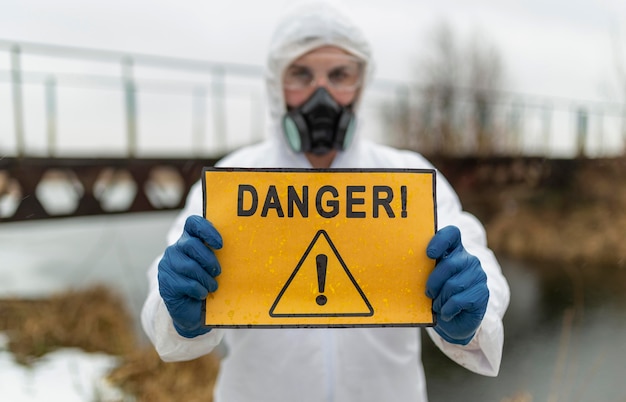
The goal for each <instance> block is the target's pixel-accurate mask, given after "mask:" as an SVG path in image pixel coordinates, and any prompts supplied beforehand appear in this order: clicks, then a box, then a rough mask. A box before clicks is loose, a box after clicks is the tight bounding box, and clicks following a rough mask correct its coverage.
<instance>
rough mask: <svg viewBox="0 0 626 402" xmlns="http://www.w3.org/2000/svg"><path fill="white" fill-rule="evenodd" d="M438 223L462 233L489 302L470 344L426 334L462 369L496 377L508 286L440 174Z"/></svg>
mask: <svg viewBox="0 0 626 402" xmlns="http://www.w3.org/2000/svg"><path fill="white" fill-rule="evenodd" d="M437 220H438V227H439V228H443V227H445V226H448V225H455V226H457V227H458V228H459V229H460V230H461V240H462V242H463V246H464V247H465V249H466V250H467V251H468V252H469V253H470V254H473V255H475V256H476V257H478V259H479V260H480V262H481V265H482V268H483V270H484V271H485V273H486V274H487V286H488V288H489V302H488V305H487V311H486V313H485V317H484V318H483V321H482V323H481V325H480V327H479V328H478V331H477V332H476V335H475V336H474V338H473V339H472V341H471V342H470V343H469V344H467V345H465V346H463V345H454V344H451V343H448V342H446V341H445V340H444V339H443V338H441V337H440V336H439V335H438V334H437V333H436V332H435V330H434V329H433V328H427V332H428V335H429V336H430V337H431V339H432V340H433V342H434V343H435V344H436V345H437V347H438V348H439V349H440V350H441V351H442V352H443V353H445V354H446V355H447V356H448V357H450V358H451V359H452V360H454V361H455V362H457V363H458V364H460V365H461V366H463V367H465V368H467V369H469V370H471V371H473V372H475V373H478V374H482V375H486V376H497V375H498V372H499V370H500V362H501V359H502V349H503V345H504V327H503V324H502V319H503V317H504V313H505V312H506V309H507V307H508V304H509V299H510V291H509V285H508V283H507V281H506V279H505V278H504V275H503V274H502V270H501V268H500V264H499V263H498V261H497V259H496V257H495V255H494V254H493V252H492V251H491V250H490V249H489V248H488V247H487V236H486V233H485V229H484V227H483V225H482V224H481V223H480V222H479V221H478V219H476V218H475V217H474V216H473V215H471V214H469V213H467V212H464V211H463V210H462V208H461V204H460V202H459V199H458V197H457V195H456V193H455V192H454V190H452V187H451V186H450V185H449V183H448V182H447V181H446V180H445V179H444V178H443V177H441V175H439V174H438V180H437Z"/></svg>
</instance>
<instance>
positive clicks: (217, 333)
mask: <svg viewBox="0 0 626 402" xmlns="http://www.w3.org/2000/svg"><path fill="white" fill-rule="evenodd" d="M307 7H309V8H307ZM310 7H311V6H304V8H300V9H298V10H293V11H292V13H291V14H289V15H287V16H286V17H285V18H284V19H283V22H282V23H281V24H280V25H279V27H278V29H277V30H276V33H275V35H274V38H273V41H272V44H271V49H270V54H269V59H268V71H267V88H268V95H269V102H270V113H271V122H272V126H271V135H270V136H269V137H270V138H268V139H267V140H266V141H265V142H263V143H260V144H258V145H253V146H249V147H246V148H244V149H241V150H239V151H237V152H235V153H233V154H231V155H229V156H227V157H225V158H224V159H223V160H221V161H220V162H219V163H218V166H222V167H257V168H311V165H310V164H309V162H308V160H307V158H306V157H305V155H304V154H302V153H295V152H293V151H292V150H291V149H290V148H289V147H288V145H287V142H286V141H285V139H284V138H283V137H284V136H283V134H282V129H281V124H280V122H281V119H282V117H283V115H284V113H285V111H286V106H285V102H284V99H283V92H282V86H281V77H282V74H283V72H284V70H285V68H286V67H287V66H288V65H289V64H290V63H291V62H292V61H293V60H294V59H296V58H298V57H299V56H301V55H303V54H304V53H306V52H308V51H310V50H312V49H315V48H317V47H320V46H323V45H334V46H337V47H340V48H342V49H344V50H346V51H348V52H349V53H352V54H353V55H355V56H357V57H359V58H361V59H363V60H364V61H365V63H366V68H367V71H366V72H367V73H368V74H369V75H371V66H372V63H371V60H370V50H369V45H368V43H367V41H366V40H365V39H364V37H363V35H362V34H361V32H360V31H359V30H358V29H357V28H356V27H354V26H353V25H352V24H351V23H350V22H349V20H347V19H346V18H345V17H343V16H342V15H341V14H339V13H338V12H337V11H336V10H334V9H332V8H330V7H329V6H326V5H324V4H322V5H317V6H314V7H312V8H310ZM361 95H362V93H361ZM331 168H421V169H424V168H425V169H430V168H433V167H432V165H431V164H430V163H429V162H428V161H426V160H425V159H424V158H423V157H422V156H420V155H419V154H416V153H414V152H408V151H400V150H396V149H392V148H389V147H386V146H382V145H378V144H375V143H372V142H370V141H367V140H365V139H363V138H360V136H359V135H358V130H357V134H356V135H355V138H354V140H353V143H352V144H351V145H350V146H349V147H348V149H346V150H344V151H341V152H339V153H338V154H337V156H336V158H335V159H334V160H333V162H332V165H331ZM202 199H203V197H202V188H201V185H200V184H199V183H198V184H196V185H195V186H194V187H193V188H192V190H191V191H190V194H189V196H188V199H187V205H186V207H185V208H184V210H183V211H182V212H181V213H180V215H179V217H178V218H177V219H176V221H175V224H174V225H173V227H172V228H171V230H170V232H169V235H168V239H167V240H168V244H173V243H175V242H176V240H177V239H178V238H179V237H180V235H181V233H182V232H183V226H184V222H185V219H186V218H187V217H188V216H189V215H202ZM437 221H438V226H439V227H444V226H447V225H455V226H457V227H458V228H459V229H460V230H461V234H462V239H463V245H464V246H465V248H466V249H467V251H468V252H469V253H471V254H473V255H475V256H476V257H478V258H479V260H480V262H481V264H482V267H483V269H484V271H485V273H486V274H487V277H488V281H487V285H488V287H489V292H490V297H489V303H488V307H487V311H486V314H485V316H484V319H483V321H482V324H481V326H480V327H479V329H478V331H477V333H476V335H475V337H474V338H473V339H472V341H471V342H470V343H469V344H468V345H466V346H461V345H454V344H450V343H447V342H446V341H444V340H443V339H442V338H441V337H440V336H439V335H438V334H437V333H436V332H435V331H434V330H433V329H432V328H427V329H426V332H427V333H428V335H429V336H430V337H431V338H432V339H433V341H434V343H435V344H436V345H437V346H438V347H439V349H441V351H442V352H443V353H445V354H446V355H447V356H449V357H450V358H451V359H452V360H454V361H456V362H457V363H458V364H460V365H462V366H464V367H466V368H467V369H469V370H472V371H474V372H476V373H480V374H483V375H488V376H495V375H497V373H498V370H499V367H500V360H501V355H502V346H503V326H502V317H503V315H504V313H505V311H506V308H507V306H508V302H509V288H508V285H507V282H506V280H505V279H504V277H503V275H502V273H501V270H500V267H499V265H498V262H497V261H496V259H495V257H494V255H493V253H492V252H491V251H490V250H489V249H488V248H487V246H486V236H485V231H484V229H483V227H482V225H481V224H480V222H478V220H477V219H476V218H474V217H473V216H472V215H470V214H468V213H466V212H463V211H462V209H461V205H460V203H459V200H458V197H457V196H456V194H455V193H454V191H453V190H452V188H451V187H450V185H449V184H448V183H447V182H446V181H445V179H444V178H443V177H442V175H441V174H438V175H437ZM241 252H245V250H242V251H241ZM424 252H426V251H425V250H424ZM159 260H160V258H158V259H157V260H156V261H155V262H154V264H153V265H152V266H151V267H150V270H149V279H150V291H149V294H148V297H147V299H146V302H145V305H144V307H143V311H142V323H143V326H144V329H145V331H146V333H147V334H148V337H149V338H150V339H151V341H152V342H153V344H154V345H155V348H156V350H157V351H158V353H159V355H160V356H161V357H162V359H163V360H165V361H179V360H191V359H194V358H196V357H199V356H202V355H205V354H207V353H209V352H211V351H212V350H213V349H214V348H215V347H216V346H217V345H218V344H219V343H220V342H224V344H225V345H226V347H227V350H228V353H227V356H226V357H225V358H224V359H223V361H222V364H221V369H220V373H219V377H218V380H217V384H216V388H215V401H216V402H239V401H256V402H262V401H267V402H279V401H299V402H307V401H311V402H320V401H334V402H352V401H354V402H367V401H372V402H374V401H375V402H381V401H394V402H401V401H426V400H427V394H426V385H425V379H424V371H423V367H422V362H421V339H420V329H419V328H337V329H319V328H318V329H304V328H298V329H220V328H215V329H213V330H212V331H211V332H209V333H207V334H204V335H200V336H198V337H196V338H193V339H188V338H184V337H182V336H180V335H179V334H178V333H177V332H176V330H175V329H174V326H173V324H172V320H171V318H170V316H169V313H168V311H167V309H166V307H165V304H164V302H163V300H162V299H161V296H160V294H159V290H158V282H157V265H158V261H159ZM223 269H228V267H223ZM217 280H218V282H219V277H217Z"/></svg>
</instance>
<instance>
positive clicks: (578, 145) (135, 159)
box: [0, 40, 626, 222]
mask: <svg viewBox="0 0 626 402" xmlns="http://www.w3.org/2000/svg"><path fill="white" fill-rule="evenodd" d="M368 91H369V92H368V94H367V96H366V98H365V100H364V102H363V104H362V106H361V107H362V109H361V112H360V113H361V115H362V116H365V118H366V119H367V124H365V125H363V131H362V135H364V136H366V137H369V138H372V139H374V140H376V141H378V142H383V143H387V144H389V145H393V146H398V147H402V148H409V149H421V150H422V151H425V153H426V154H430V155H431V156H432V157H433V158H435V159H437V160H438V161H439V162H438V166H440V168H441V170H442V171H443V172H444V173H445V174H446V175H447V176H448V177H449V179H450V181H451V182H453V184H455V183H459V185H462V184H463V183H467V182H473V183H475V182H476V178H477V177H483V176H484V177H491V178H492V179H493V178H496V177H508V179H507V180H513V181H523V182H528V183H531V182H532V183H535V184H537V183H547V182H550V181H551V180H552V181H554V180H555V177H556V176H555V173H554V172H558V171H561V169H559V168H555V166H556V165H559V166H561V165H563V164H564V163H565V164H566V163H569V162H567V160H568V159H569V158H572V157H597V158H614V157H617V156H619V155H622V154H623V153H624V150H625V149H626V147H625V146H624V144H625V143H626V134H625V133H626V126H625V125H624V124H625V119H624V107H623V106H622V105H618V104H609V103H602V104H600V103H590V102H579V101H573V100H563V99H554V98H540V97H535V96H528V95H521V94H512V93H494V94H492V97H491V98H490V102H491V103H490V116H491V118H490V121H489V124H488V125H483V126H482V128H483V129H484V128H488V129H489V130H490V135H491V136H492V138H493V139H494V140H493V144H492V147H491V148H490V149H489V150H488V151H487V152H485V151H484V150H480V151H479V150H478V149H477V148H476V144H475V143H472V141H471V140H470V141H464V142H463V141H462V142H461V143H459V144H456V146H454V147H453V146H452V144H447V145H449V146H447V147H446V148H445V149H448V150H453V152H449V153H448V154H440V153H439V152H438V151H440V149H439V150H438V149H435V150H433V149H428V148H427V147H426V145H427V144H424V143H421V142H420V139H422V138H426V137H428V136H431V137H433V136H434V137H435V138H439V137H438V136H439V135H440V134H441V133H440V131H441V125H438V123H437V121H439V123H441V119H440V116H436V115H432V116H430V115H428V116H425V117H424V116H423V112H424V110H423V109H420V106H421V105H423V104H424V101H426V102H429V101H430V100H431V99H430V98H428V96H427V94H426V93H425V90H424V89H423V87H421V86H419V85H416V84H414V83H407V82H391V81H385V80H375V81H374V82H373V83H372V85H371V86H370V88H369V89H368ZM456 93H457V96H456V98H455V100H454V102H455V104H456V106H457V107H456V110H457V114H455V116H454V121H453V122H445V123H446V125H447V126H449V127H452V128H456V130H457V131H458V133H459V138H470V139H471V138H473V137H472V135H473V130H474V131H475V127H476V124H475V115H473V113H472V111H471V107H470V106H471V102H472V100H471V89H467V88H466V89H458V90H457V91H456ZM264 99H265V94H264V86H263V69H262V68H261V67H259V66H250V65H241V64H228V63H215V62H210V61H203V60H193V59H182V58H174V57H166V56H157V55H147V54H129V53H123V52H116V51H110V50H97V49H85V48H75V47H68V46H56V45H47V44H40V43H27V42H14V41H8V40H0V222H6V221H19V220H30V219H42V218H48V217H68V216H80V215H92V214H103V213H123V212H136V211H146V210H167V209H177V208H180V207H181V206H182V204H183V203H184V195H185V194H186V193H187V191H188V189H189V187H190V186H191V185H192V184H193V183H194V182H195V181H196V180H197V179H198V178H199V174H200V171H201V168H202V166H207V165H212V164H213V163H214V162H215V160H217V159H218V158H219V157H221V156H222V155H224V154H226V153H227V152H229V151H231V150H233V149H235V148H239V147H241V146H242V145H245V144H249V143H253V142H257V141H260V140H261V139H262V138H263V137H264V133H265V131H266V129H265V125H266V121H265V120H266V117H265V116H266V113H267V111H266V107H265V101H264ZM406 111H408V113H403V112H406ZM438 119H439V120H438ZM445 149H444V150H445ZM476 155H480V156H476ZM478 161H480V166H482V167H481V168H480V169H482V170H480V171H482V172H483V173H484V171H485V168H484V166H491V168H487V170H488V171H492V172H500V173H498V174H495V173H494V174H487V175H484V174H482V173H481V174H482V176H481V174H479V173H475V175H474V177H473V178H472V179H468V177H471V176H468V174H470V173H471V172H479V169H478ZM503 166H507V168H503ZM489 169H492V170H489ZM502 172H505V173H502ZM520 172H521V173H520ZM481 180H482V179H481Z"/></svg>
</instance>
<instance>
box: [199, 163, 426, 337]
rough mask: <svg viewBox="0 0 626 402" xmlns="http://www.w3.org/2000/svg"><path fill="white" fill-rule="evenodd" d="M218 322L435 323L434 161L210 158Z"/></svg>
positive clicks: (210, 321)
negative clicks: (299, 166) (311, 166)
mask: <svg viewBox="0 0 626 402" xmlns="http://www.w3.org/2000/svg"><path fill="white" fill-rule="evenodd" d="M203 191H204V215H205V217H206V218H207V219H208V220H209V221H211V222H212V223H213V224H214V225H215V227H216V228H217V229H218V231H219V232H220V234H221V235H222V238H223V240H224V247H223V248H222V249H221V250H216V255H217V258H218V259H219V261H220V265H221V267H222V273H221V275H220V276H218V277H217V281H218V286H219V287H218V290H217V291H216V292H214V293H211V294H209V297H208V298H207V301H206V324H207V325H209V326H213V327H346V326H415V325H432V324H433V315H432V309H431V300H430V299H429V298H427V297H426V295H425V288H426V280H427V278H428V275H429V274H430V272H431V271H432V269H433V267H434V261H432V260H430V259H428V258H427V257H426V246H427V244H428V242H429V241H430V239H431V237H432V236H433V234H434V232H435V229H436V212H435V210H436V204H435V172H434V171H433V170H416V169H368V170H362V169H361V170H356V169H345V170H324V171H321V170H293V169H220V168H206V169H205V170H204V173H203Z"/></svg>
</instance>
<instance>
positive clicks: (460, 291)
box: [426, 226, 489, 345]
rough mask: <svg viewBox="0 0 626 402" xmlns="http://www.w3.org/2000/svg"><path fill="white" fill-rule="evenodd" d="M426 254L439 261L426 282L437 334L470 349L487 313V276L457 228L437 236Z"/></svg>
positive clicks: (439, 232)
mask: <svg viewBox="0 0 626 402" xmlns="http://www.w3.org/2000/svg"><path fill="white" fill-rule="evenodd" d="M426 254H427V255H428V257H429V258H432V259H435V260H436V261H437V262H436V264H435V269H434V270H433V272H432V273H431V274H430V276H429V277H428V281H427V282H426V295H427V296H428V297H430V298H431V299H433V311H434V313H435V316H436V318H437V324H436V325H435V331H437V333H438V334H439V335H440V336H441V337H442V338H443V339H445V340H446V341H448V342H450V343H454V344H458V345H467V344H468V343H469V342H470V341H471V340H472V338H473V337H474V334H475V333H476V330H477V329H478V327H479V326H480V323H481V321H482V319H483V317H484V316H485V311H486V310H487V301H489V289H488V288H487V275H486V274H485V271H483V268H482V266H481V265H480V261H479V260H478V258H476V257H475V256H473V255H471V254H469V253H468V252H467V251H465V248H464V247H463V244H462V243H461V232H460V231H459V228H457V227H456V226H446V227H445V228H443V229H441V230H439V231H438V232H437V233H435V235H434V236H433V238H432V239H431V241H430V243H429V244H428V247H427V249H426Z"/></svg>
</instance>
